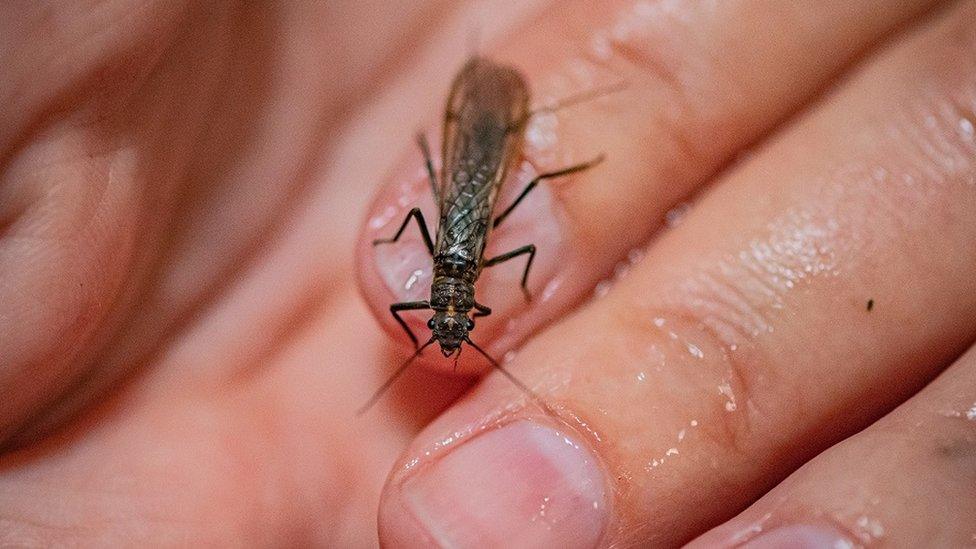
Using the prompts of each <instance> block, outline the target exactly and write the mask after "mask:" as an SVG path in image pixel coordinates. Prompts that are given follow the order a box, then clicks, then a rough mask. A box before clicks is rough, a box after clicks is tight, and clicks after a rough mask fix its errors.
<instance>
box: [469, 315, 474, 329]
mask: <svg viewBox="0 0 976 549" xmlns="http://www.w3.org/2000/svg"><path fill="white" fill-rule="evenodd" d="M471 330H474V319H473V318H469V319H468V331H469V332H470V331H471Z"/></svg>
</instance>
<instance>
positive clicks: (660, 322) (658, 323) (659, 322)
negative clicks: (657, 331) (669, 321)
mask: <svg viewBox="0 0 976 549" xmlns="http://www.w3.org/2000/svg"><path fill="white" fill-rule="evenodd" d="M654 325H655V326H657V327H658V328H660V327H661V326H664V319H663V318H661V317H657V318H655V319H654Z"/></svg>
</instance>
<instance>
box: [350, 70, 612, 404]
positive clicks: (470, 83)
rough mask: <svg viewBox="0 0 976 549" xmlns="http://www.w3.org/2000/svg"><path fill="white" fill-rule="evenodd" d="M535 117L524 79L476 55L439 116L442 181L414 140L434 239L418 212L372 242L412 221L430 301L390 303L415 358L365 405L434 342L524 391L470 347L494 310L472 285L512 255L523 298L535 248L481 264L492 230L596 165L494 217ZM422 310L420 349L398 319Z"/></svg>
mask: <svg viewBox="0 0 976 549" xmlns="http://www.w3.org/2000/svg"><path fill="white" fill-rule="evenodd" d="M532 114H533V113H532V111H530V110H529V90H528V86H527V85H526V83H525V79H524V78H523V77H522V75H521V74H519V72H518V71H516V70H515V69H513V68H510V67H506V66H502V65H498V64H496V63H493V62H491V61H489V60H487V59H484V58H480V57H476V58H473V59H471V60H470V61H468V62H467V63H466V64H465V66H464V68H462V69H461V72H460V73H458V75H457V77H456V78H455V79H454V84H453V85H452V87H451V94H450V97H449V99H448V103H447V112H446V113H445V115H444V140H443V147H442V151H441V154H442V160H443V162H442V165H441V172H440V174H439V176H440V177H438V176H437V174H435V172H434V168H433V162H432V161H431V158H430V150H429V146H428V145H427V141H426V139H425V138H424V137H423V135H421V136H419V137H418V142H419V144H420V149H421V151H422V152H423V155H424V160H425V161H426V165H427V172H428V176H429V178H430V184H431V189H432V191H433V194H434V199H435V200H436V202H437V204H438V207H439V212H440V222H439V224H438V226H437V237H436V240H433V239H431V237H430V233H429V231H428V230H427V223H426V221H425V220H424V216H423V213H421V211H420V208H414V209H412V210H411V211H410V213H409V214H407V217H406V218H405V219H404V220H403V223H402V224H401V225H400V228H399V229H398V230H397V232H396V234H395V235H394V236H393V238H389V239H381V240H376V241H375V242H374V245H375V244H386V243H391V242H396V241H397V240H398V239H399V238H400V235H401V234H403V231H404V229H406V227H407V225H408V224H409V222H410V220H411V219H414V220H416V222H417V225H418V227H419V229H420V234H421V236H422V237H423V239H424V243H425V244H426V246H427V249H428V251H430V254H431V256H432V259H433V264H434V273H433V275H434V276H433V281H432V283H431V288H430V299H429V300H427V301H411V302H405V303H394V304H393V305H391V306H390V312H391V313H392V314H393V317H394V318H395V319H396V321H397V322H398V323H399V324H400V326H401V327H402V328H403V329H404V331H405V332H406V333H407V335H408V336H409V337H410V340H411V341H412V342H413V344H414V348H415V353H414V355H413V356H412V357H411V358H410V360H408V361H407V362H406V363H404V365H403V366H401V368H400V369H399V370H398V371H397V372H396V373H395V374H394V375H393V376H392V377H391V378H390V379H389V380H388V381H387V383H386V384H385V385H383V387H381V388H380V389H379V391H377V393H376V395H374V397H373V399H371V400H370V402H369V403H367V405H366V407H368V406H369V405H370V404H372V403H373V402H374V401H375V400H376V398H378V397H379V396H380V395H381V394H382V392H383V391H384V390H385V389H386V388H387V387H389V385H390V384H391V383H392V382H393V381H394V380H395V379H396V377H397V376H398V375H399V374H400V373H402V372H403V371H404V370H405V369H406V367H407V366H408V365H409V364H410V363H411V362H412V361H413V359H414V358H416V357H417V356H418V355H419V354H420V353H421V352H422V351H423V350H424V349H425V348H426V347H427V346H429V345H431V344H433V343H434V342H435V341H436V342H437V343H438V344H439V345H440V348H441V353H443V355H444V356H445V357H447V356H451V355H452V354H455V353H460V349H461V344H462V343H467V344H469V345H471V346H472V347H474V348H475V349H476V350H477V351H478V352H480V353H481V354H482V355H484V356H485V358H487V359H488V361H489V362H491V364H492V366H493V367H495V368H496V369H499V370H501V371H502V372H503V373H504V374H505V375H506V376H507V377H509V379H511V380H512V381H513V382H514V383H515V384H516V385H518V386H519V387H520V388H522V389H523V390H526V391H528V389H527V388H525V387H524V386H523V385H522V384H521V383H520V382H518V380H516V379H515V378H513V377H512V376H511V375H509V374H508V372H507V371H505V370H504V369H502V368H501V366H500V365H499V364H498V363H497V362H496V361H495V360H494V359H492V358H491V357H490V356H488V355H487V354H486V353H485V352H484V351H483V350H482V349H481V348H480V347H478V345H476V344H475V343H474V342H472V341H471V339H470V338H469V336H468V334H469V332H471V330H472V329H474V319H475V318H477V317H480V316H487V315H489V314H491V309H490V308H488V307H486V306H485V305H482V304H480V303H478V302H477V301H476V300H475V296H474V284H475V282H476V281H477V280H478V277H479V276H480V274H481V270H482V269H483V268H485V267H491V266H492V265H497V264H499V263H502V262H504V261H507V260H509V259H512V258H514V257H518V256H522V255H527V256H528V259H527V261H526V265H525V270H524V271H523V274H522V290H523V292H525V295H526V298H527V299H528V298H529V293H528V289H527V286H526V282H527V279H528V275H529V270H530V269H531V267H532V260H533V258H534V257H535V251H536V250H535V246H534V245H532V244H527V245H525V246H522V247H521V248H517V249H515V250H512V251H510V252H507V253H504V254H501V255H498V256H496V257H492V258H488V259H485V257H484V252H485V245H486V244H487V242H488V236H489V235H490V234H491V230H492V229H493V228H494V227H496V226H498V224H499V223H501V222H502V221H503V220H504V219H505V218H506V217H507V216H508V214H509V213H511V211H512V210H513V209H514V208H515V206H517V205H518V204H519V202H521V201H522V199H523V198H525V196H526V195H527V194H528V193H529V192H530V191H531V190H532V189H533V188H535V186H536V185H537V184H538V183H539V182H540V181H543V180H545V179H549V178H553V177H558V176H561V175H567V174H570V173H573V172H578V171H581V170H584V169H586V168H589V167H590V166H592V165H594V164H595V163H597V162H599V160H600V159H599V158H598V159H597V160H594V161H592V162H587V163H585V164H579V165H576V166H571V167H569V168H565V169H562V170H558V171H555V172H551V173H545V174H541V175H539V176H538V177H536V178H535V179H533V180H532V181H531V182H530V183H529V184H528V185H526V187H525V189H523V190H522V192H521V193H520V194H519V195H518V197H517V198H516V199H515V200H514V201H512V204H511V205H509V206H508V207H507V208H506V209H505V210H504V211H502V213H501V214H499V215H498V216H494V210H495V202H496V199H497V197H498V192H499V189H500V188H501V185H502V182H503V181H504V180H505V177H506V176H507V174H508V173H509V171H510V170H511V169H512V167H513V166H514V164H515V162H516V161H517V160H518V159H519V156H520V154H521V148H522V135H523V130H524V128H525V124H526V122H527V121H528V120H529V118H530V117H531V116H532ZM421 309H430V310H433V311H434V315H433V316H432V317H431V319H430V320H429V321H428V322H427V326H428V328H430V330H431V337H430V339H429V340H427V342H426V343H424V344H423V345H419V346H418V343H419V342H418V340H417V337H416V336H415V335H414V334H413V332H412V331H411V330H410V328H409V326H407V323H406V322H405V321H404V320H403V318H402V317H401V316H400V312H401V311H406V310H421ZM472 311H474V313H473V314H471V312H472ZM469 314H470V316H469ZM529 393H531V391H529ZM364 408H365V407H364Z"/></svg>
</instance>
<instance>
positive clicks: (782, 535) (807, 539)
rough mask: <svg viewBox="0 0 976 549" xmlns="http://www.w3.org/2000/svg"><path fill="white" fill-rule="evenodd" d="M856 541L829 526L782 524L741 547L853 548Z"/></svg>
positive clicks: (766, 548) (763, 548) (793, 548)
mask: <svg viewBox="0 0 976 549" xmlns="http://www.w3.org/2000/svg"><path fill="white" fill-rule="evenodd" d="M853 547H854V542H852V541H851V540H849V539H847V538H846V537H844V536H842V535H840V534H839V533H837V532H835V531H834V530H832V529H829V528H821V527H817V526H806V525H796V526H781V527H779V528H776V529H773V530H770V531H769V532H766V533H764V534H761V535H759V536H758V537H755V538H753V539H751V540H749V542H748V543H746V544H745V545H742V546H740V549H852V548H853Z"/></svg>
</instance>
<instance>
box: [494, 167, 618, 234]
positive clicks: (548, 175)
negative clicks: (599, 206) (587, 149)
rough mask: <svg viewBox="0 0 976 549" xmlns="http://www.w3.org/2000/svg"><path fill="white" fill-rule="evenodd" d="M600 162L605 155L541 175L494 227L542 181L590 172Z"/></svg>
mask: <svg viewBox="0 0 976 549" xmlns="http://www.w3.org/2000/svg"><path fill="white" fill-rule="evenodd" d="M600 162H603V155H602V154H601V155H600V156H598V157H596V158H594V159H593V160H590V161H589V162H584V163H582V164H577V165H575V166H570V167H568V168H563V169H561V170H556V171H554V172H549V173H544V174H540V175H538V176H536V178H535V179H533V180H532V181H529V184H528V185H526V186H525V188H524V189H522V192H521V193H519V195H518V196H517V197H516V198H515V200H514V201H512V203H511V204H509V206H508V207H507V208H505V211H503V212H502V213H501V214H499V215H498V217H496V218H495V221H494V222H492V227H497V226H498V225H499V224H500V223H501V222H502V221H504V220H505V218H506V217H508V214H510V213H512V210H514V209H515V206H518V205H519V203H520V202H522V199H524V198H525V196H526V195H528V194H529V193H530V192H532V189H534V188H535V187H536V185H538V184H539V182H540V181H545V180H546V179H552V178H555V177H562V176H564V175H569V174H571V173H576V172H581V171H583V170H588V169H590V168H592V167H593V166H596V165H597V164H599V163H600Z"/></svg>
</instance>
